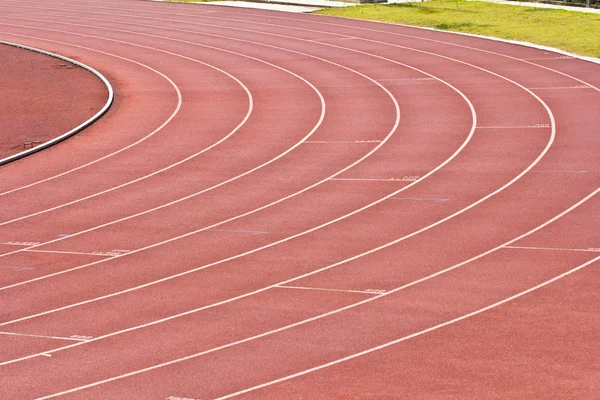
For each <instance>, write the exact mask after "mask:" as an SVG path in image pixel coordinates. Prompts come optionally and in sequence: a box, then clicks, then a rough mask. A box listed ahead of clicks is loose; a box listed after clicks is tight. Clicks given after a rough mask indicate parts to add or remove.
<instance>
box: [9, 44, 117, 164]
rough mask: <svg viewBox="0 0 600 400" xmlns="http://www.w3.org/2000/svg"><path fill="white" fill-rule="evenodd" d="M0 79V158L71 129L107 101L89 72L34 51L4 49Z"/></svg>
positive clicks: (101, 88) (102, 86) (98, 83)
mask: <svg viewBox="0 0 600 400" xmlns="http://www.w3.org/2000/svg"><path fill="white" fill-rule="evenodd" d="M61 64H62V66H61ZM67 67H69V68H67ZM0 77H2V78H1V80H0V85H1V86H0V87H1V90H2V96H1V97H0V110H2V114H3V115H5V117H3V118H2V119H0V159H2V158H5V157H8V156H11V155H13V154H17V153H20V152H22V151H23V150H24V149H25V148H30V147H31V146H30V145H27V146H26V145H25V144H24V142H33V141H39V142H45V141H47V140H50V139H54V138H55V137H57V136H59V135H62V134H63V133H65V132H68V131H70V130H71V129H73V128H75V127H76V126H78V125H79V124H81V123H82V122H84V121H86V120H88V119H89V118H91V117H92V116H93V115H94V114H95V113H96V112H98V110H100V109H101V108H102V106H104V103H105V102H106V87H105V86H104V84H103V83H102V82H101V81H100V80H99V79H98V78H97V77H96V76H94V75H93V74H91V73H90V72H89V71H86V70H85V69H83V68H80V67H77V66H73V65H71V63H67V62H65V61H63V60H59V59H56V58H53V57H49V56H47V55H44V54H39V53H36V52H33V51H28V50H24V49H18V48H14V47H11V46H7V45H0Z"/></svg>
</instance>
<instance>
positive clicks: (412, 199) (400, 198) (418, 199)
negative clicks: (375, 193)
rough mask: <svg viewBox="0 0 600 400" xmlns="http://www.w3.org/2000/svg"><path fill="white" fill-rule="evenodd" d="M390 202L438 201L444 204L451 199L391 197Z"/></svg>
mask: <svg viewBox="0 0 600 400" xmlns="http://www.w3.org/2000/svg"><path fill="white" fill-rule="evenodd" d="M390 200H407V201H436V202H439V203H441V202H444V201H448V200H450V199H446V198H442V197H390Z"/></svg>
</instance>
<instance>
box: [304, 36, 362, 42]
mask: <svg viewBox="0 0 600 400" xmlns="http://www.w3.org/2000/svg"><path fill="white" fill-rule="evenodd" d="M351 39H358V38H356V37H352V36H347V37H337V38H329V39H313V40H307V42H312V43H322V42H331V41H336V42H337V41H340V40H351Z"/></svg>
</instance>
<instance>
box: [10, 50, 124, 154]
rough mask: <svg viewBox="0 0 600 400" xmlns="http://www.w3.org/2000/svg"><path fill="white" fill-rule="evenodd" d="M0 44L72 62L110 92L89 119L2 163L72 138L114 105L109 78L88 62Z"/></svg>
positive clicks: (113, 95) (43, 51)
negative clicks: (91, 75)
mask: <svg viewBox="0 0 600 400" xmlns="http://www.w3.org/2000/svg"><path fill="white" fill-rule="evenodd" d="M0 44H3V45H7V46H13V47H17V48H21V49H25V50H29V51H34V52H36V53H41V54H45V55H47V56H50V57H54V58H57V59H59V60H63V61H67V62H69V63H71V64H74V65H78V66H80V67H81V68H83V69H85V70H86V71H88V72H91V73H92V74H93V75H95V76H96V77H97V78H98V79H100V81H101V82H102V83H103V84H104V86H106V90H107V92H108V96H107V99H106V103H105V104H104V105H103V106H102V107H101V108H100V111H98V112H97V113H96V114H94V115H93V116H92V117H91V118H89V119H88V120H87V121H85V122H83V123H81V124H79V125H78V126H76V127H75V128H73V129H71V130H70V131H68V132H65V133H63V134H62V135H59V136H57V137H55V138H53V139H51V140H48V141H46V142H44V143H41V144H40V145H38V146H36V147H33V148H31V149H29V150H25V151H22V152H20V153H17V154H14V155H12V156H9V157H5V158H3V159H1V160H0V165H4V164H8V163H9V162H12V161H15V160H18V159H21V158H23V157H26V156H28V155H30V154H33V153H37V152H38V151H40V150H44V149H47V148H48V147H50V146H53V145H55V144H56V143H58V142H61V141H63V140H65V139H68V138H70V137H71V136H73V135H75V134H77V133H79V132H81V131H82V130H84V129H85V128H87V127H88V126H90V125H91V124H93V123H94V122H96V121H97V120H99V119H100V117H102V116H103V115H104V114H106V112H107V111H108V109H109V108H110V106H111V105H112V103H113V100H114V98H115V94H114V91H113V88H112V86H111V84H110V82H109V81H108V79H106V78H105V77H104V75H102V74H101V73H100V72H98V71H96V70H95V69H94V68H92V67H89V66H87V65H86V64H83V63H81V62H79V61H76V60H73V59H70V58H67V57H64V56H61V55H58V54H54V53H50V52H48V51H45V50H40V49H36V48H33V47H30V46H24V45H21V44H17V43H12V42H5V41H2V40H0Z"/></svg>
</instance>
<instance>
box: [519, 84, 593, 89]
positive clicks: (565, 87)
mask: <svg viewBox="0 0 600 400" xmlns="http://www.w3.org/2000/svg"><path fill="white" fill-rule="evenodd" d="M529 89H530V90H560V89H593V88H592V87H591V86H588V85H575V86H554V87H536V88H529Z"/></svg>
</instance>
